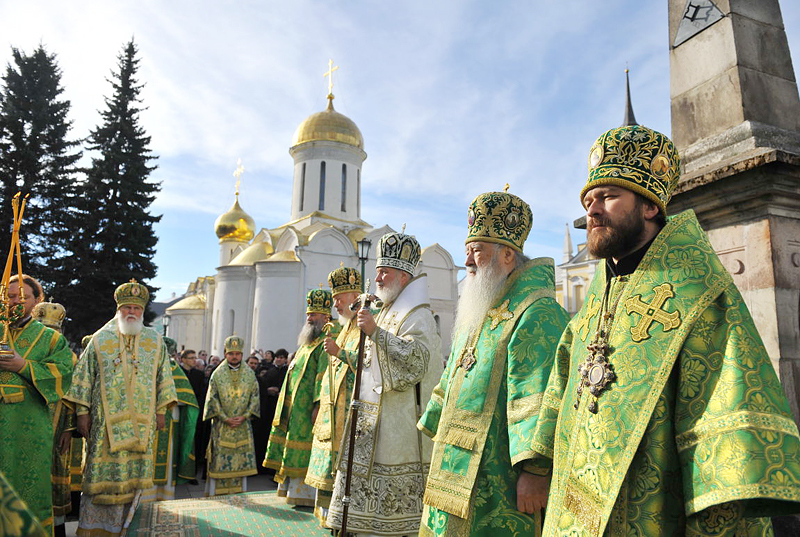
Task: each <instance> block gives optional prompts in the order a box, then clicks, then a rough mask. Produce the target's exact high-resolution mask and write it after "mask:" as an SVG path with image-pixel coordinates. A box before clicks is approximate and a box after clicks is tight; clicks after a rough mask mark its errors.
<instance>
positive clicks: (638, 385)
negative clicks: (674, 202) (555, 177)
mask: <svg viewBox="0 0 800 537" xmlns="http://www.w3.org/2000/svg"><path fill="white" fill-rule="evenodd" d="M631 116H632V115H631ZM588 164H589V179H588V181H587V183H586V185H585V186H584V187H583V189H582V190H581V195H580V200H581V203H582V205H583V207H584V209H585V210H586V218H587V230H588V234H587V241H588V248H589V252H590V253H591V254H592V255H594V256H596V257H598V258H600V259H603V260H604V261H603V262H601V264H600V265H598V267H597V272H595V275H594V279H593V281H592V283H591V285H590V287H589V289H588V290H587V293H586V297H587V299H586V302H585V304H584V305H583V307H582V308H581V310H580V311H579V312H578V314H577V315H576V316H575V317H574V318H573V319H572V320H571V321H570V323H569V325H568V326H567V329H566V330H565V332H564V334H563V336H562V338H561V341H560V342H559V345H558V349H557V351H556V355H555V362H554V364H553V371H552V373H551V375H550V379H549V382H548V385H547V389H546V391H545V394H544V397H543V399H542V411H541V414H540V416H539V422H538V424H537V429H536V432H535V436H534V439H533V442H532V443H531V445H532V446H533V448H534V449H536V450H537V452H539V453H540V454H541V455H542V456H543V457H546V458H551V459H552V464H553V474H552V482H551V485H550V495H549V498H548V500H547V515H546V519H545V526H544V530H543V531H544V535H546V536H556V535H591V536H600V535H633V534H636V535H648V536H652V537H657V536H667V535H771V534H772V528H771V527H770V520H769V518H765V517H770V516H774V515H780V514H788V513H797V512H800V438H798V431H797V426H796V425H795V422H794V419H793V418H792V415H791V413H790V410H789V405H788V402H787V400H786V396H785V395H784V392H783V388H782V387H781V384H780V382H779V380H778V377H777V375H776V374H775V370H774V368H773V366H772V363H771V362H770V358H769V356H768V355H767V351H766V350H765V348H764V344H763V343H762V341H761V337H760V336H759V334H758V331H757V330H756V327H755V325H754V323H753V319H752V317H751V316H750V312H749V310H748V308H747V306H746V305H745V303H744V300H743V299H742V295H741V294H740V293H739V290H738V289H737V288H736V286H735V285H734V283H733V278H732V277H731V276H730V274H729V273H728V272H727V271H726V270H725V268H724V266H723V265H722V263H721V262H720V259H719V257H717V254H716V253H715V252H714V248H713V247H712V245H711V243H710V242H709V239H708V236H707V235H706V233H705V232H704V231H703V230H702V229H701V227H700V224H699V223H698V221H697V217H696V216H695V215H694V212H693V211H686V212H683V213H680V214H677V215H674V216H671V217H670V218H668V219H667V218H666V216H667V207H668V204H669V201H670V198H671V196H672V192H673V190H674V189H675V186H676V185H677V183H678V179H679V177H680V160H679V157H678V153H677V151H676V149H675V146H674V145H673V143H672V141H671V140H670V139H669V138H667V137H666V136H664V135H663V134H661V133H658V132H655V131H653V130H651V129H648V128H646V127H643V126H640V125H638V124H636V123H635V121H630V120H629V121H626V123H625V125H623V126H622V127H619V128H615V129H611V130H609V131H607V132H605V133H604V134H602V135H601V136H600V138H598V140H597V141H596V142H595V144H594V145H593V146H592V148H591V150H590V152H589V161H588Z"/></svg>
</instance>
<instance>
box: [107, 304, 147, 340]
mask: <svg viewBox="0 0 800 537" xmlns="http://www.w3.org/2000/svg"><path fill="white" fill-rule="evenodd" d="M114 319H116V321H117V330H119V332H120V334H122V335H123V336H135V335H137V334H139V332H141V331H142V328H144V319H142V318H141V317H139V318H138V319H135V318H134V317H133V316H132V315H131V316H129V317H128V318H124V317H123V316H122V311H120V310H117V314H116V315H115V316H114ZM131 319H133V320H131Z"/></svg>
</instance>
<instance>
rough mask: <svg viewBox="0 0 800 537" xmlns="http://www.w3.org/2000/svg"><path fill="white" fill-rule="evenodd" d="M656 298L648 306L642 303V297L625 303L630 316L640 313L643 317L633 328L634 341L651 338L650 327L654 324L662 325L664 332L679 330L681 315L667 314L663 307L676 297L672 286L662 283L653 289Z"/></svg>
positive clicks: (634, 297)
mask: <svg viewBox="0 0 800 537" xmlns="http://www.w3.org/2000/svg"><path fill="white" fill-rule="evenodd" d="M653 291H654V292H655V296H654V297H653V300H652V302H650V304H647V303H646V302H643V301H642V295H635V296H632V297H630V298H629V299H628V300H626V301H625V309H627V310H628V315H632V314H633V313H638V314H639V315H641V316H642V318H641V319H639V323H638V324H637V325H636V326H634V327H633V328H631V337H632V339H633V341H636V342H639V341H644V340H645V339H647V338H649V337H650V325H652V324H653V322H654V321H655V322H657V323H660V324H661V325H662V326H663V327H664V332H667V331H669V330H672V329H673V328H678V327H679V326H680V325H681V314H680V312H678V311H673V312H672V313H667V312H666V311H664V310H663V309H661V308H662V306H664V302H666V301H667V299H668V298H672V297H674V296H675V291H673V290H672V284H669V283H662V284H661V285H659V286H657V287H656V288H655V289H653Z"/></svg>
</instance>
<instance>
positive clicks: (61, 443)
mask: <svg viewBox="0 0 800 537" xmlns="http://www.w3.org/2000/svg"><path fill="white" fill-rule="evenodd" d="M71 442H72V431H64V432H63V433H61V436H60V437H59V439H58V452H59V453H61V454H62V455H63V454H64V453H66V452H67V450H68V449H69V445H70V443H71Z"/></svg>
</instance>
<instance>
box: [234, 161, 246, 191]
mask: <svg viewBox="0 0 800 537" xmlns="http://www.w3.org/2000/svg"><path fill="white" fill-rule="evenodd" d="M243 173H244V166H242V159H241V158H240V159H238V160H237V161H236V169H235V170H234V171H233V176H234V177H236V196H237V197H238V196H239V185H240V184H241V177H242V174H243Z"/></svg>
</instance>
